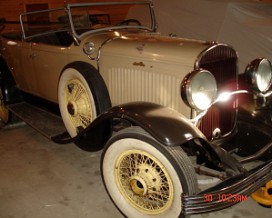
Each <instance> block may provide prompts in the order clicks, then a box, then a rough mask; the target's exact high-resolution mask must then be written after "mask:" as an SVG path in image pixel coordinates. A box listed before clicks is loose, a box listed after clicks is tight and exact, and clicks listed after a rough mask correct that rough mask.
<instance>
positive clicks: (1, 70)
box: [0, 57, 22, 103]
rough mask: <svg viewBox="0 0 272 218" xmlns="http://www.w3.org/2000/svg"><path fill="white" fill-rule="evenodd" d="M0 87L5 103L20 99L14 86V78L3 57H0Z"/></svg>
mask: <svg viewBox="0 0 272 218" xmlns="http://www.w3.org/2000/svg"><path fill="white" fill-rule="evenodd" d="M0 88H1V89H2V93H4V94H3V96H4V100H5V102H6V103H13V102H16V101H20V100H21V99H22V96H21V93H20V91H19V90H18V89H17V87H16V83H15V80H14V78H13V76H12V74H11V72H10V70H9V68H8V66H7V64H6V62H5V61H4V59H3V58H1V57H0Z"/></svg>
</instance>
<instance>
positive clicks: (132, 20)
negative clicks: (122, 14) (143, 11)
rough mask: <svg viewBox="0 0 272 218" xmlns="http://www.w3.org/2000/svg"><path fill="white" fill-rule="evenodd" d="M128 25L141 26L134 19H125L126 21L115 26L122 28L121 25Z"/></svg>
mask: <svg viewBox="0 0 272 218" xmlns="http://www.w3.org/2000/svg"><path fill="white" fill-rule="evenodd" d="M129 23H136V24H137V25H139V26H141V25H142V24H141V22H140V21H138V20H136V19H127V20H123V21H121V22H119V23H117V24H116V26H122V25H127V26H128V24H129Z"/></svg>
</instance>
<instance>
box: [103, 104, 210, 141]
mask: <svg viewBox="0 0 272 218" xmlns="http://www.w3.org/2000/svg"><path fill="white" fill-rule="evenodd" d="M107 113H108V114H104V116H107V117H110V118H122V119H125V120H128V121H129V122H131V123H132V124H135V125H138V126H140V127H141V128H143V129H144V130H145V131H146V132H148V133H149V134H150V135H152V136H153V137H154V138H155V139H157V140H158V141H159V142H161V143H162V144H164V145H167V146H178V145H181V144H184V143H186V142H188V141H189V140H191V139H194V138H205V136H204V135H203V134H202V133H201V131H200V130H199V129H198V128H197V127H195V126H194V125H193V124H192V123H191V122H190V121H189V120H188V119H187V118H185V117H184V116H183V115H181V114H180V113H178V112H177V111H175V110H173V109H171V108H169V107H165V106H162V105H158V104H155V103H148V102H133V103H127V104H123V105H119V106H116V107H113V108H111V109H110V110H109V111H108V112H107ZM102 116H103V115H102Z"/></svg>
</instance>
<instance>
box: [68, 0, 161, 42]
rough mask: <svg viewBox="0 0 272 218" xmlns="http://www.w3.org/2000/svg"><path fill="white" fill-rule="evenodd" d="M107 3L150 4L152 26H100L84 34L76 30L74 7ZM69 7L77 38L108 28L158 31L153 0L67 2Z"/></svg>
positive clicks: (73, 31) (72, 26)
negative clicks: (73, 16) (73, 17)
mask: <svg viewBox="0 0 272 218" xmlns="http://www.w3.org/2000/svg"><path fill="white" fill-rule="evenodd" d="M107 5H148V6H149V10H150V15H151V22H152V24H151V28H148V27H146V26H139V25H133V26H132V25H131V26H127V25H126V26H110V27H104V28H100V29H93V30H89V31H86V32H84V33H82V34H80V35H79V34H77V32H76V28H75V27H74V23H73V19H72V13H71V10H72V9H73V8H76V7H89V6H107ZM66 8H67V12H68V16H69V20H70V24H71V31H72V34H73V35H74V36H75V37H76V38H77V39H80V38H82V37H84V36H86V35H89V34H91V33H96V32H100V31H108V30H120V29H124V28H126V29H128V28H129V29H135V28H136V29H143V30H147V31H150V32H155V31H156V27H157V24H156V20H155V13H154V5H153V0H145V1H136V2H134V1H131V2H92V3H74V4H67V6H66Z"/></svg>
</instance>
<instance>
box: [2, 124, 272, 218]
mask: <svg viewBox="0 0 272 218" xmlns="http://www.w3.org/2000/svg"><path fill="white" fill-rule="evenodd" d="M100 154H101V152H96V153H88V152H85V151H82V150H80V149H79V148H77V147H76V146H75V145H74V144H68V145H58V144H55V143H53V142H51V141H49V140H48V139H46V138H45V137H43V136H42V135H41V134H39V133H38V132H36V131H35V130H33V129H31V128H30V127H28V126H26V125H21V126H16V127H12V128H10V127H9V128H3V127H1V128H0V218H76V217H78V218H102V217H103V218H104V217H111V218H115V217H116V218H117V217H122V216H121V214H120V213H119V211H118V210H117V209H116V208H115V207H114V205H113V204H112V202H111V201H110V199H109V197H108V196H107V194H106V191H105V189H104V187H103V184H102V180H101V177H100V168H99V164H100ZM201 217H206V218H214V217H216V218H218V217H220V218H242V217H248V218H254V217H262V218H268V217H269V218H271V217H272V209H271V208H263V207H261V206H259V205H258V204H257V203H256V202H254V201H253V200H252V199H251V198H249V199H248V200H247V201H245V202H243V203H240V204H238V205H235V206H234V207H232V208H228V209H225V210H222V211H220V212H215V213H210V214H203V215H197V216H191V218H201Z"/></svg>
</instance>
